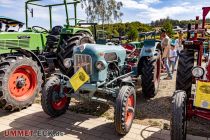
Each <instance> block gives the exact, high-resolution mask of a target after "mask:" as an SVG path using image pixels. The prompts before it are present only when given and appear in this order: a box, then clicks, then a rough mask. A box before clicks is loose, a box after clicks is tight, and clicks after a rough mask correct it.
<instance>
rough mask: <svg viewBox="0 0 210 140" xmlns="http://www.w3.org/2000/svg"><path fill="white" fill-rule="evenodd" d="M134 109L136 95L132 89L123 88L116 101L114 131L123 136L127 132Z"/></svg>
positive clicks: (129, 87) (131, 121) (128, 87)
mask: <svg viewBox="0 0 210 140" xmlns="http://www.w3.org/2000/svg"><path fill="white" fill-rule="evenodd" d="M135 108H136V93H135V89H134V87H131V86H123V87H122V88H121V89H120V92H119V94H118V97H117V99H116V107H115V116H114V117H115V119H114V121H115V127H116V131H117V132H118V133H119V134H121V135H125V134H127V133H128V132H129V130H130V128H131V126H132V123H133V119H134V116H135Z"/></svg>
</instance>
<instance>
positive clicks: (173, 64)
mask: <svg viewBox="0 0 210 140" xmlns="http://www.w3.org/2000/svg"><path fill="white" fill-rule="evenodd" d="M171 65H172V74H173V73H174V71H175V65H176V62H174V61H171Z"/></svg>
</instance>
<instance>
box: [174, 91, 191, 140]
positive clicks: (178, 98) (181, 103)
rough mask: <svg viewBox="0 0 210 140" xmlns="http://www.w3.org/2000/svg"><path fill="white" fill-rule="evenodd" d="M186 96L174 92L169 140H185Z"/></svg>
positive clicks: (179, 92)
mask: <svg viewBox="0 0 210 140" xmlns="http://www.w3.org/2000/svg"><path fill="white" fill-rule="evenodd" d="M186 134H187V94H186V92H185V91H176V92H175V93H174V96H173V101H172V118H171V140H186Z"/></svg>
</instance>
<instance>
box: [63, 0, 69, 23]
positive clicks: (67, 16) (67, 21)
mask: <svg viewBox="0 0 210 140" xmlns="http://www.w3.org/2000/svg"><path fill="white" fill-rule="evenodd" d="M64 4H65V10H66V24H67V26H69V14H68V6H67V3H66V0H64Z"/></svg>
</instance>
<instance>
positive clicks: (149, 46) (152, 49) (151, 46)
mask: <svg viewBox="0 0 210 140" xmlns="http://www.w3.org/2000/svg"><path fill="white" fill-rule="evenodd" d="M159 43H160V41H158V40H145V41H144V46H143V48H142V49H141V53H140V58H142V57H153V56H154V55H155V54H156V53H157V52H156V50H157V49H158V48H157V46H158V44H159Z"/></svg>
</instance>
